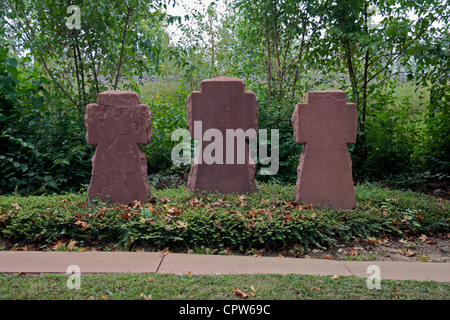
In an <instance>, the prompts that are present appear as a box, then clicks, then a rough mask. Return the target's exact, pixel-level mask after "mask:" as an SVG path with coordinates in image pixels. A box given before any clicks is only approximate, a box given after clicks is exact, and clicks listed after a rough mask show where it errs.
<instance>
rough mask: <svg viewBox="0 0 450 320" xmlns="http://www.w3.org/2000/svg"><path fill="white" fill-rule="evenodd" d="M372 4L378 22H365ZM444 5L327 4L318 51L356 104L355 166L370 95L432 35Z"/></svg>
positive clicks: (344, 0) (362, 154)
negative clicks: (343, 75)
mask: <svg viewBox="0 0 450 320" xmlns="http://www.w3.org/2000/svg"><path fill="white" fill-rule="evenodd" d="M374 8H377V11H378V14H379V15H380V17H381V21H380V22H379V26H378V27H373V26H371V25H370V21H371V16H372V15H373V14H374ZM445 10H447V12H448V8H447V7H446V5H445V4H444V3H442V2H440V1H437V0H428V1H420V2H415V1H407V0H392V1H368V0H358V1H353V0H338V1H335V2H333V3H332V4H330V11H329V26H330V27H329V28H328V30H327V36H326V37H325V41H324V42H323V49H322V52H323V53H324V54H323V55H324V56H325V57H327V58H328V66H329V70H330V71H331V70H332V71H334V72H339V71H341V70H345V73H346V74H347V77H348V81H349V84H350V89H351V97H350V99H354V101H355V102H356V104H357V108H358V112H359V140H358V145H357V147H356V149H357V150H358V151H359V155H358V160H359V165H357V166H359V167H362V166H363V165H364V163H366V160H367V157H368V149H367V141H366V125H367V118H368V112H369V111H368V106H369V101H370V97H371V96H374V95H375V94H377V93H378V94H379V93H380V91H381V90H382V89H385V88H386V84H387V82H388V81H390V80H392V79H394V76H396V75H398V74H399V72H400V71H401V69H400V68H399V67H397V68H396V66H399V65H400V66H402V65H403V66H406V65H408V62H409V59H410V57H411V56H412V55H413V54H414V52H413V48H414V47H415V46H416V45H417V44H419V43H422V42H424V41H425V42H427V41H430V39H432V38H433V37H435V36H436V32H437V31H436V30H437V28H436V27H434V26H433V22H436V21H437V22H441V23H443V24H446V18H445ZM415 16H417V18H416V17H415ZM326 52H329V54H326ZM330 53H331V54H330ZM345 87H346V85H345V84H344V85H343V88H344V89H345ZM383 104H386V101H384V103H383Z"/></svg>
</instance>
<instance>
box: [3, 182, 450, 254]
mask: <svg viewBox="0 0 450 320" xmlns="http://www.w3.org/2000/svg"><path fill="white" fill-rule="evenodd" d="M356 195H357V202H358V205H357V208H356V209H355V210H353V211H339V210H329V209H327V210H320V209H317V208H314V207H313V206H311V205H308V206H305V205H300V204H298V203H295V202H290V201H292V199H294V188H293V186H280V185H278V184H263V185H260V186H259V192H258V193H255V194H253V195H249V196H239V195H233V194H231V195H221V194H204V195H201V194H200V195H199V194H197V195H195V194H193V193H192V192H190V191H186V190H185V188H181V187H180V188H167V189H164V190H159V191H154V192H153V196H154V200H153V201H152V202H151V203H148V204H141V203H134V204H133V205H131V204H130V205H128V206H127V205H108V204H105V203H97V204H88V203H86V194H85V193H80V194H66V195H53V196H30V197H20V196H11V197H3V198H2V199H1V201H0V227H1V230H2V234H1V236H2V237H3V238H4V239H5V240H6V241H8V242H9V243H16V242H17V243H19V242H21V243H22V244H30V243H37V244H38V245H39V246H40V247H42V248H47V249H52V248H53V246H54V244H55V243H56V242H58V241H59V240H63V239H66V240H67V241H68V240H70V239H72V240H75V241H78V242H79V243H81V244H83V243H84V244H86V245H90V244H91V243H95V242H97V243H98V242H99V241H100V242H103V243H114V244H116V245H119V246H123V247H125V248H126V249H133V248H135V246H142V245H144V246H148V247H150V248H153V249H162V248H164V247H170V248H171V249H174V248H181V249H182V250H184V251H186V250H189V249H191V250H200V251H203V252H204V251H205V250H206V251H207V252H220V251H222V250H225V248H228V249H227V250H231V251H233V252H245V251H246V250H249V249H251V248H265V249H267V250H276V249H280V248H288V249H292V250H296V252H297V253H298V254H304V253H307V252H308V251H309V250H311V249H312V248H316V247H319V248H323V247H329V246H331V245H333V244H337V243H341V242H346V241H349V240H352V239H355V238H357V237H359V238H361V239H367V238H369V237H381V236H391V237H400V236H403V235H404V234H405V232H408V234H409V235H411V234H414V233H419V232H420V233H423V232H450V228H449V223H448V221H449V218H450V203H449V202H448V201H443V200H441V199H436V198H432V197H429V196H425V195H421V194H417V193H414V192H411V191H408V192H407V191H391V190H389V189H381V188H379V187H377V186H370V185H358V186H357V187H356Z"/></svg>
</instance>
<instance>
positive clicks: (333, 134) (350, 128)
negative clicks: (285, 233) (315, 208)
mask: <svg viewBox="0 0 450 320" xmlns="http://www.w3.org/2000/svg"><path fill="white" fill-rule="evenodd" d="M346 98H347V94H346V93H345V92H344V91H340V90H330V91H312V92H308V93H307V94H306V101H305V103H300V104H297V105H296V106H295V111H294V114H293V115H292V126H293V127H294V137H295V141H296V142H297V143H298V144H304V145H305V146H304V148H303V152H302V153H301V155H300V162H299V165H298V168H297V183H296V186H295V197H296V200H297V201H299V202H304V203H308V204H309V203H313V204H320V206H321V207H322V208H334V209H346V210H351V209H353V208H354V207H355V206H356V201H355V191H354V188H353V179H352V161H351V157H350V153H349V152H348V148H347V144H351V143H355V142H356V132H357V112H356V104H354V103H346Z"/></svg>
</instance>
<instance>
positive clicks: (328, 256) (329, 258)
mask: <svg viewBox="0 0 450 320" xmlns="http://www.w3.org/2000/svg"><path fill="white" fill-rule="evenodd" d="M322 259H326V260H333V258H331V256H330V255H329V254H327V255H326V256H324V257H322Z"/></svg>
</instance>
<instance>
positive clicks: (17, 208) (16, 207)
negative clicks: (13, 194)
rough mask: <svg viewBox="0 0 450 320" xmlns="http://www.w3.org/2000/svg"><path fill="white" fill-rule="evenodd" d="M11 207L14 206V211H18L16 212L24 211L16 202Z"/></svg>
mask: <svg viewBox="0 0 450 320" xmlns="http://www.w3.org/2000/svg"><path fill="white" fill-rule="evenodd" d="M11 205H12V206H13V207H14V209H16V210H20V209H22V208H21V207H20V206H19V205H18V204H17V202H16V203H12V204H11Z"/></svg>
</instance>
